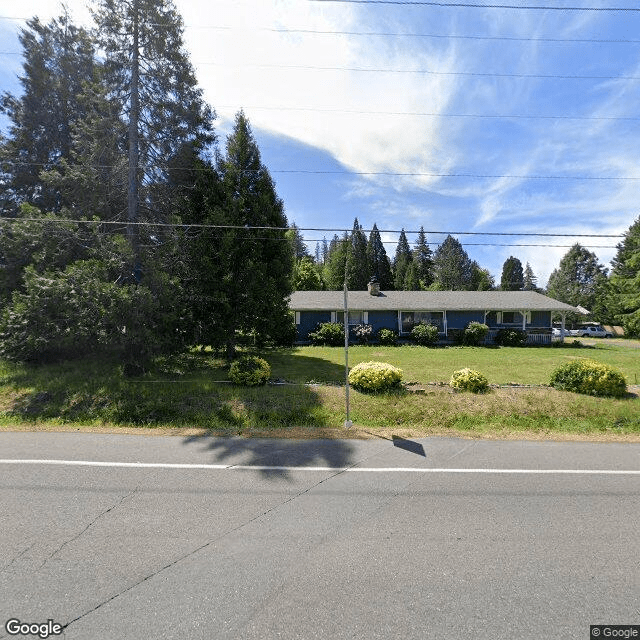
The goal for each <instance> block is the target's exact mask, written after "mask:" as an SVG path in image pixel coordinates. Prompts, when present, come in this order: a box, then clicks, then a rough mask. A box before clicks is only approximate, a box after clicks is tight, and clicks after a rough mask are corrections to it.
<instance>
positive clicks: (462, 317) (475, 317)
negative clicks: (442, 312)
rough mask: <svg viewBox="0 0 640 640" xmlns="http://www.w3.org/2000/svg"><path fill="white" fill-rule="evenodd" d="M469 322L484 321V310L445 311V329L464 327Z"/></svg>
mask: <svg viewBox="0 0 640 640" xmlns="http://www.w3.org/2000/svg"><path fill="white" fill-rule="evenodd" d="M470 322H484V312H482V311H447V330H451V329H464V328H466V326H467V325H468V324H469V323H470Z"/></svg>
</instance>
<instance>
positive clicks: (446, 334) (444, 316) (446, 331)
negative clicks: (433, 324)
mask: <svg viewBox="0 0 640 640" xmlns="http://www.w3.org/2000/svg"><path fill="white" fill-rule="evenodd" d="M442 324H443V325H444V337H445V338H448V337H449V325H448V323H447V312H446V310H445V311H443V312H442Z"/></svg>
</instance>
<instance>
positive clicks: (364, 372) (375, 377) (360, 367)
mask: <svg viewBox="0 0 640 640" xmlns="http://www.w3.org/2000/svg"><path fill="white" fill-rule="evenodd" d="M401 381H402V369H398V368H397V367H394V366H393V365H390V364H387V363H386V362H361V363H360V364H357V365H356V366H355V367H353V369H351V371H349V384H350V385H351V386H353V387H354V388H355V389H359V390H360V391H374V392H375V391H386V390H387V389H393V388H397V387H399V386H400V382H401Z"/></svg>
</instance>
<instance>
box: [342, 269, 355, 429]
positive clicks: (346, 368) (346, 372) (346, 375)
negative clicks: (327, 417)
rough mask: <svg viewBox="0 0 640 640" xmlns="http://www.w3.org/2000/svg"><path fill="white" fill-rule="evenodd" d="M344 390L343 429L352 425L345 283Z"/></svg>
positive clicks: (347, 302) (347, 308) (345, 286)
mask: <svg viewBox="0 0 640 640" xmlns="http://www.w3.org/2000/svg"><path fill="white" fill-rule="evenodd" d="M344 382H345V385H344V390H345V402H346V405H347V419H346V420H345V421H344V427H345V429H349V428H350V427H352V426H353V422H351V420H350V419H349V301H348V289H347V283H346V282H345V283H344Z"/></svg>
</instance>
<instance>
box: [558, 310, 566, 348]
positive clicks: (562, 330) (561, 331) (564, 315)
mask: <svg viewBox="0 0 640 640" xmlns="http://www.w3.org/2000/svg"><path fill="white" fill-rule="evenodd" d="M560 317H561V318H562V326H561V329H560V342H564V322H565V320H566V318H567V314H566V313H564V312H562V313H561V314H560Z"/></svg>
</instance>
